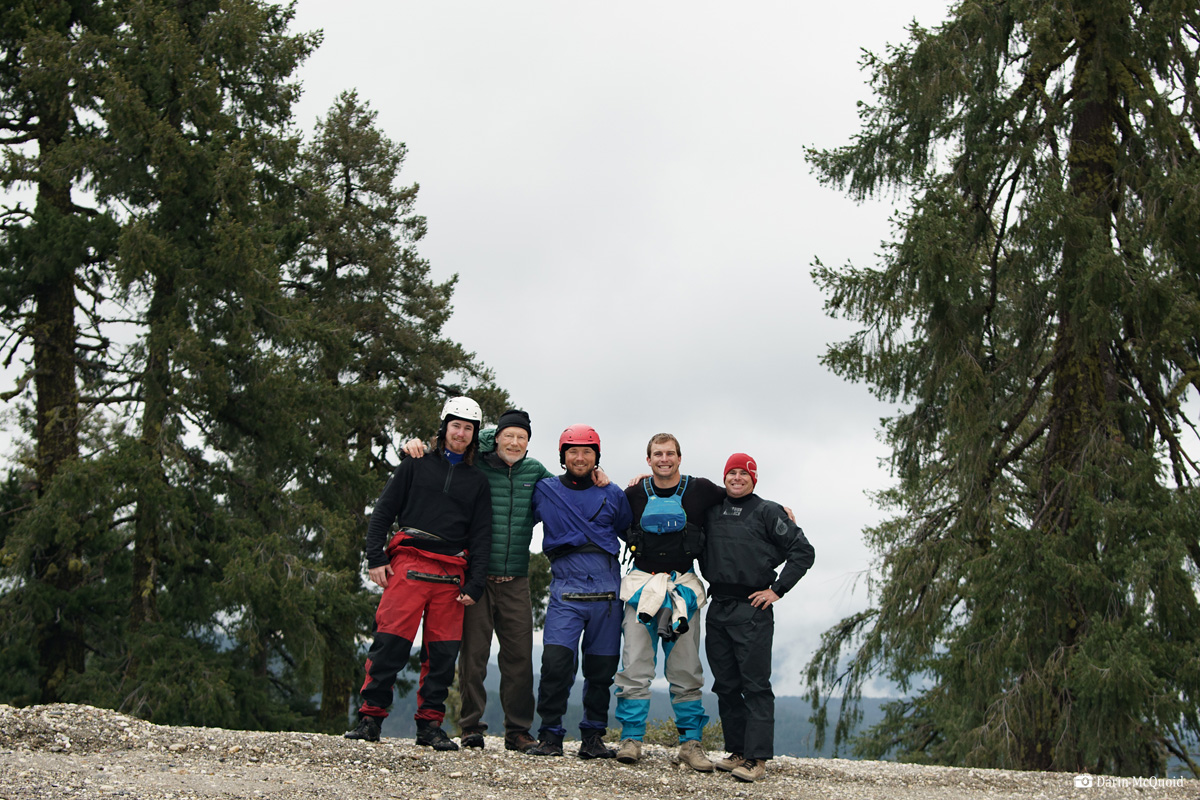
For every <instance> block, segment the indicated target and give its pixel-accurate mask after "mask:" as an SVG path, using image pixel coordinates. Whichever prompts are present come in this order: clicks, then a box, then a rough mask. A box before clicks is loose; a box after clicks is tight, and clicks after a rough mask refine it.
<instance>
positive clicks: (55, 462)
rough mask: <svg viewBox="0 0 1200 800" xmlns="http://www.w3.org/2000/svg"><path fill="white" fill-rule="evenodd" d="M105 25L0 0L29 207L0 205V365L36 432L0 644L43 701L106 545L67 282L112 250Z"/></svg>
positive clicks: (77, 635)
mask: <svg viewBox="0 0 1200 800" xmlns="http://www.w3.org/2000/svg"><path fill="white" fill-rule="evenodd" d="M110 24H111V21H110V19H109V17H108V15H107V12H106V11H105V10H104V9H103V8H102V6H101V4H98V3H88V2H72V3H68V2H33V1H32V0H30V1H29V2H18V3H12V4H9V7H8V8H6V9H5V12H4V14H3V15H2V21H0V48H2V50H3V57H2V58H0V145H2V146H3V147H4V148H5V150H6V154H7V158H6V159H5V161H4V162H3V164H2V165H0V185H3V186H4V187H5V188H6V189H7V188H11V187H13V186H17V185H20V186H25V187H33V189H34V191H35V193H36V196H35V200H34V207H33V209H32V210H29V209H28V208H25V207H24V206H22V204H21V203H19V202H17V203H15V204H13V205H11V206H8V207H6V208H5V209H4V210H3V214H2V216H0V275H2V277H0V318H2V322H3V325H4V327H5V328H6V329H8V330H9V331H11V334H12V335H11V336H9V337H8V338H7V340H6V342H5V347H6V352H5V355H4V363H5V364H6V365H8V364H11V363H12V361H13V360H14V359H19V360H21V361H23V362H24V364H25V366H26V371H25V373H24V375H23V376H22V377H21V378H20V379H19V380H18V383H17V387H16V388H15V389H14V390H12V391H11V392H8V393H6V394H5V396H4V399H5V400H12V399H13V398H14V397H17V396H18V395H20V394H21V393H22V392H23V391H24V390H25V389H26V388H27V387H29V386H30V384H32V388H33V394H34V403H33V411H32V414H31V419H30V420H29V426H28V427H29V428H30V432H31V436H32V439H33V444H32V452H31V453H30V457H29V459H28V461H29V464H28V466H29V474H28V476H27V480H25V481H18V483H19V484H23V488H22V489H21V491H22V495H23V500H22V502H20V503H18V504H17V507H18V508H22V509H26V508H30V507H33V508H34V509H35V510H34V513H29V514H24V515H22V516H21V518H20V519H19V520H18V521H16V522H15V523H14V524H12V525H11V527H10V528H9V531H8V534H7V535H6V536H5V542H4V551H3V563H4V564H5V566H6V567H7V569H8V571H9V574H10V575H11V576H12V577H13V579H14V580H15V581H16V582H17V583H18V585H19V586H21V587H22V588H23V590H24V591H23V592H22V594H21V595H20V597H19V598H17V597H15V596H13V595H11V594H10V595H8V596H6V597H5V601H6V602H4V603H2V604H0V609H2V610H3V612H5V616H6V617H7V618H9V619H11V620H12V621H13V625H12V627H11V628H9V629H8V630H6V631H5V633H4V635H3V641H4V644H5V647H4V650H6V651H10V648H11V649H12V651H14V652H15V651H16V650H19V649H21V647H23V646H24V647H30V648H32V650H33V651H34V652H35V653H36V660H37V667H36V685H37V687H38V688H37V697H38V699H40V700H41V701H43V702H53V701H56V700H61V699H62V698H63V697H64V695H65V693H66V692H67V691H68V687H69V684H70V681H71V677H72V675H73V674H76V673H78V672H80V671H82V669H83V666H84V660H85V658H86V655H87V650H88V641H87V635H86V633H85V630H86V629H87V628H88V627H89V626H90V625H92V624H94V623H97V622H98V618H102V617H103V613H104V612H103V609H102V607H100V606H97V605H96V604H95V603H94V602H90V601H94V600H95V598H94V596H92V595H91V589H92V588H94V587H95V582H96V581H97V580H98V578H99V576H101V575H102V573H103V570H102V569H101V568H100V564H101V562H102V561H103V560H104V558H105V557H106V555H107V551H108V546H109V545H110V544H111V542H109V541H107V539H106V531H105V529H104V525H103V523H102V522H97V519H98V517H97V515H95V514H94V512H95V511H96V509H95V508H93V507H91V506H90V503H91V501H92V499H93V498H92V496H91V494H90V493H88V492H83V493H81V492H80V489H81V488H82V487H85V486H96V485H98V483H103V481H104V475H103V474H102V473H100V472H98V471H96V470H95V469H94V468H93V467H92V466H91V465H87V464H81V463H80V461H79V457H80V440H81V436H82V435H83V433H82V429H83V425H84V409H83V404H82V402H81V397H80V390H79V380H80V379H81V378H83V379H86V378H87V377H88V375H87V372H88V362H89V360H90V357H89V351H90V350H92V349H94V347H95V346H96V343H97V342H98V341H99V336H98V334H97V332H96V330H95V329H94V326H91V325H90V324H89V323H91V322H92V321H93V320H91V318H90V316H89V315H88V314H87V311H88V308H87V306H86V305H85V304H80V303H79V302H78V301H77V298H76V292H77V290H79V291H81V292H84V293H86V292H89V291H91V290H93V289H94V286H95V275H94V266H95V264H96V263H97V262H98V261H102V260H103V259H104V257H105V255H106V254H107V253H109V252H111V251H112V248H113V236H114V233H115V227H116V226H115V223H114V221H113V220H112V218H111V216H109V215H108V214H106V213H104V212H103V210H101V209H97V208H94V207H90V206H88V205H86V200H85V198H84V197H83V194H84V190H85V189H86V187H87V184H88V182H89V180H90V178H91V177H92V174H91V172H90V165H89V164H88V161H87V154H88V153H89V152H90V151H91V150H92V149H93V148H94V147H95V144H96V138H97V130H96V126H95V124H94V121H93V117H92V115H93V114H94V113H95V111H96V102H95V98H94V96H93V95H91V94H90V92H89V86H90V77H91V76H92V75H93V74H94V72H95V69H96V65H97V54H96V47H95V37H96V35H97V31H104V30H106V29H107V28H108V26H109V25H110ZM81 306H82V308H81ZM77 311H83V314H81V316H82V317H83V319H84V320H85V321H86V322H85V329H83V330H81V328H80V322H79V321H78V319H77V314H76V312H77ZM26 345H29V347H28V348H27V349H26V347H25V346H26ZM23 351H24V352H23ZM104 505H106V503H102V504H101V506H104ZM102 516H103V515H101V517H102ZM10 601H11V602H10ZM14 637H15V638H14ZM18 641H19V642H20V645H17V642H18Z"/></svg>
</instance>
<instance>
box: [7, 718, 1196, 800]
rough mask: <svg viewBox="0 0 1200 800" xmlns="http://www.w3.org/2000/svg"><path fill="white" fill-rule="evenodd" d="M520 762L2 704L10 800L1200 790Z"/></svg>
mask: <svg viewBox="0 0 1200 800" xmlns="http://www.w3.org/2000/svg"><path fill="white" fill-rule="evenodd" d="M577 748H578V743H577V742H570V741H568V742H567V746H566V753H567V754H566V757H564V758H537V757H534V756H526V755H523V754H520V753H511V752H507V751H505V749H504V742H503V739H501V738H499V737H490V736H489V737H487V747H486V748H485V749H483V750H482V751H478V750H471V751H460V752H457V753H435V752H433V751H431V750H429V749H428V748H423V747H416V746H415V745H414V744H413V743H412V741H411V740H408V739H385V740H384V741H382V742H380V743H378V744H369V743H366V742H351V741H348V740H346V739H343V738H341V737H339V736H325V735H322V734H314V733H250V732H245V731H227V730H221V729H217V728H174V727H168V726H160V725H152V724H150V723H148V722H143V721H142V720H139V719H136V718H133V717H127V716H125V715H123V714H118V713H116V712H114V711H108V710H105V709H99V708H92V707H90V706H79V705H50V706H32V707H29V708H12V707H11V706H6V705H0V800H26V799H27V798H56V799H57V798H81V799H82V798H113V797H116V798H144V799H145V800H184V799H185V798H208V797H236V798H248V799H251V800H255V799H257V798H288V800H293V798H295V799H296V800H299V799H300V798H322V800H364V799H365V798H371V799H374V798H403V800H409V798H422V799H423V800H460V799H461V800H532V799H533V798H538V800H542V798H552V799H553V800H660V798H695V800H709V799H710V798H711V799H713V800H715V799H716V798H722V799H725V798H780V800H783V799H784V798H786V799H787V800H793V799H794V798H822V800H827V799H828V800H837V799H839V798H849V799H853V800H910V798H911V799H912V800H915V799H916V798H967V799H968V800H975V799H978V800H982V799H983V798H989V799H990V798H1072V799H1073V800H1101V799H1102V798H1103V799H1104V800H1107V798H1118V797H1120V798H1125V797H1134V798H1154V797H1163V798H1197V800H1200V783H1197V782H1195V781H1186V782H1183V785H1164V784H1163V783H1162V782H1153V783H1152V782H1149V781H1147V782H1144V785H1141V786H1137V785H1129V784H1127V785H1125V786H1118V785H1115V784H1116V779H1105V778H1100V777H1097V778H1095V779H1094V782H1095V783H1096V784H1107V785H1095V786H1092V787H1090V788H1078V787H1076V786H1075V781H1074V780H1073V776H1071V775H1066V774H1059V773H1048V772H1015V771H1008V770H988V769H958V768H950V767H921V766H914V765H908V764H895V763H891V762H882V761H848V760H843V759H813V758H790V757H781V758H777V759H774V760H772V761H771V762H770V764H769V766H768V771H767V778H766V780H764V781H762V782H759V783H753V784H746V783H740V782H738V781H736V780H735V779H734V778H732V777H731V776H729V775H726V774H723V773H713V774H700V773H697V772H693V771H691V770H689V769H687V768H686V767H682V766H679V765H678V764H676V763H675V761H674V752H675V749H674V748H666V747H659V746H654V745H650V746H648V747H647V748H646V750H645V753H644V754H643V757H642V760H641V761H640V762H639V763H638V764H636V765H633V766H627V765H624V764H618V763H617V762H616V761H610V760H604V761H595V760H593V761H581V760H580V759H578V758H576V757H575V751H576V749H577Z"/></svg>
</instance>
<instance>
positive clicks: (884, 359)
mask: <svg viewBox="0 0 1200 800" xmlns="http://www.w3.org/2000/svg"><path fill="white" fill-rule="evenodd" d="M1198 57H1200V11H1198V10H1197V8H1196V6H1195V4H1194V3H1170V2H1138V3H1132V2H1119V1H1118V0H1095V2H1089V3H1080V4H1074V5H1063V4H1061V3H1046V2H1035V3H1019V2H1012V1H1011V0H998V1H997V2H993V3H987V4H979V3H973V2H964V3H961V4H957V5H955V6H954V7H953V8H952V10H951V14H950V18H949V20H948V21H947V22H945V23H944V24H942V25H941V26H939V27H938V28H936V29H934V30H926V29H923V28H921V27H919V26H917V25H915V24H914V25H913V26H912V27H911V29H910V40H909V41H908V43H906V44H905V45H903V46H900V47H895V48H892V49H890V50H889V52H888V54H887V56H886V58H876V57H874V56H869V55H868V56H867V58H866V66H867V67H868V69H869V70H870V71H871V74H872V84H873V88H874V91H875V96H876V99H875V101H874V103H873V104H868V105H864V106H863V107H862V109H861V112H860V115H861V118H862V123H863V125H862V130H861V132H860V133H859V134H858V135H857V136H856V137H855V139H854V141H853V142H852V143H851V144H849V145H848V146H845V147H842V148H839V149H835V150H827V151H815V152H812V153H811V154H810V158H811V162H812V164H813V165H814V167H815V169H816V172H817V174H818V175H819V176H820V177H821V179H822V180H823V181H825V182H827V183H829V184H832V185H835V186H839V187H843V188H845V189H846V190H847V191H848V192H849V193H850V195H851V196H852V197H855V198H863V197H867V196H871V195H876V194H879V193H883V192H887V191H892V190H903V191H904V192H907V193H908V196H910V197H911V198H912V200H911V206H910V208H909V209H908V210H907V211H905V212H904V213H902V214H901V215H900V216H899V218H898V220H897V228H898V229H899V231H900V234H901V235H900V237H899V241H897V242H894V243H892V244H890V245H888V246H887V247H886V248H885V251H884V253H883V255H882V257H881V263H880V265H879V266H878V267H877V268H873V269H862V268H854V267H850V266H848V267H846V268H845V269H842V270H835V269H829V268H826V267H824V266H822V265H820V263H818V264H817V267H816V269H815V271H814V276H815V278H816V280H817V281H818V282H819V283H820V284H821V285H822V287H823V288H824V290H825V291H826V293H827V296H828V299H827V310H828V311H829V312H830V313H831V314H834V315H843V316H846V317H848V318H850V319H854V320H858V321H859V322H861V323H863V326H864V327H863V328H862V330H860V331H859V332H858V333H856V334H855V335H854V336H853V337H852V338H850V339H849V340H848V341H845V342H842V343H840V344H837V345H834V346H832V347H831V348H830V349H829V351H828V353H827V355H826V356H825V358H824V362H825V363H826V364H827V365H828V366H829V367H830V368H832V369H833V370H834V371H836V372H837V373H839V374H841V375H843V376H845V377H847V378H849V379H851V380H855V381H858V380H862V381H866V382H867V383H869V384H871V386H872V391H873V392H874V393H875V394H876V395H877V396H879V397H880V398H882V399H884V400H887V401H893V402H895V401H903V402H904V403H905V408H904V409H903V410H901V411H898V412H897V414H896V415H895V416H893V417H891V418H890V419H887V420H885V421H884V425H885V428H884V430H885V434H886V437H887V441H888V443H889V444H890V446H891V448H892V456H891V466H892V469H893V473H894V475H895V476H896V478H897V479H898V483H897V485H896V486H895V488H893V489H891V490H889V491H886V492H883V493H882V494H881V496H880V499H881V500H882V502H883V504H884V505H885V506H886V507H888V508H890V509H892V510H893V511H894V512H895V516H894V517H892V518H891V519H890V520H888V521H886V522H884V523H883V524H881V525H879V526H878V527H875V528H873V529H871V530H869V531H868V532H867V534H868V540H869V543H870V544H871V545H872V547H873V548H874V549H875V550H876V552H877V553H878V554H879V556H880V558H881V561H880V564H879V570H878V574H877V575H876V577H875V578H874V579H873V582H872V601H873V602H872V607H871V608H870V609H868V610H867V611H865V612H863V613H861V614H857V615H855V616H853V617H850V618H848V619H846V620H843V621H842V622H841V623H840V624H839V625H838V626H836V627H834V628H832V629H831V630H829V631H828V632H826V634H825V635H824V637H823V640H822V646H821V648H820V649H819V651H818V652H817V654H816V655H815V656H814V658H813V660H812V661H811V662H810V664H809V668H808V672H807V677H808V682H809V690H810V692H811V695H812V699H813V702H814V705H815V706H816V707H817V709H818V713H817V717H818V720H819V722H820V723H821V724H822V725H823V724H824V719H825V703H826V702H827V700H828V698H829V695H830V693H831V692H839V693H844V694H845V695H846V697H847V698H848V699H849V700H851V701H853V700H857V699H859V698H860V697H861V692H862V687H863V685H864V682H865V681H867V680H868V679H870V678H871V677H872V676H875V675H881V676H883V677H886V678H888V679H890V680H892V681H895V682H897V683H898V684H899V685H900V686H901V687H902V689H904V690H905V691H906V692H911V693H912V697H911V699H907V700H903V701H897V702H894V703H892V704H890V706H889V707H888V710H887V715H886V718H885V720H884V721H883V722H882V723H881V724H879V725H878V726H876V727H874V728H873V729H871V730H870V731H869V732H868V733H867V734H865V735H864V736H862V737H860V738H859V739H858V742H857V746H858V749H859V751H860V752H861V753H863V754H866V755H871V756H880V755H882V754H884V753H886V752H889V751H894V752H897V753H898V754H899V755H900V756H901V757H902V758H905V759H910V760H915V761H931V762H937V763H951V764H972V765H987V766H1004V767H1020V768H1035V769H1058V770H1072V771H1075V770H1080V771H1083V770H1086V771H1096V772H1109V773H1117V774H1125V775H1148V774H1162V773H1163V772H1164V770H1165V769H1166V765H1167V762H1168V759H1169V757H1170V756H1175V757H1177V758H1179V759H1182V760H1183V761H1185V762H1186V763H1187V765H1188V767H1189V768H1191V770H1192V771H1193V772H1196V771H1197V767H1196V764H1195V763H1194V762H1193V761H1191V759H1190V758H1189V756H1188V754H1187V750H1188V742H1189V741H1192V742H1194V741H1195V737H1196V736H1197V734H1200V716H1198V714H1197V708H1198V707H1200V608H1198V607H1197V590H1198V589H1200V583H1198V581H1197V577H1196V576H1197V574H1198V570H1200V494H1198V493H1197V489H1196V478H1197V475H1198V474H1200V465H1198V463H1197V460H1196V455H1195V453H1196V438H1195V434H1196V428H1195V426H1194V424H1193V422H1192V420H1191V419H1189V417H1188V414H1187V402H1188V400H1189V398H1191V401H1192V402H1194V400H1195V398H1196V397H1197V394H1198V393H1200V233H1198V232H1200V159H1198V158H1197V145H1198V144H1200V92H1198V89H1197V86H1198V83H1197V81H1198V69H1200V58H1198ZM855 708H856V707H855V705H854V703H852V702H848V703H844V704H843V714H842V717H841V718H840V719H839V722H838V726H837V729H836V737H837V739H838V740H839V741H840V740H842V739H843V738H844V737H845V736H846V735H847V733H848V731H849V730H850V728H851V726H852V725H853V724H854V723H856V722H857V721H858V720H859V719H860V718H861V717H860V716H858V715H857V714H856V711H855V710H854V709H855ZM822 730H823V728H822Z"/></svg>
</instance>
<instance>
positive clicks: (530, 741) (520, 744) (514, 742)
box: [504, 731, 538, 753]
mask: <svg viewBox="0 0 1200 800" xmlns="http://www.w3.org/2000/svg"><path fill="white" fill-rule="evenodd" d="M537 745H538V741H537V739H535V738H533V737H532V736H530V735H529V734H528V733H527V732H525V731H522V732H521V733H510V734H508V735H507V736H505V737H504V749H505V750H516V751H517V752H518V753H528V752H529V751H530V750H532V749H533V748H535V747H537Z"/></svg>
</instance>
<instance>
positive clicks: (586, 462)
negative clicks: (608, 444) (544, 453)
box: [563, 444, 596, 478]
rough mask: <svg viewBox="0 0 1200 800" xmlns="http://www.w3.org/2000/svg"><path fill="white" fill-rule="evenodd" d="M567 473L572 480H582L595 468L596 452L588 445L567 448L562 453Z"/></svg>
mask: <svg viewBox="0 0 1200 800" xmlns="http://www.w3.org/2000/svg"><path fill="white" fill-rule="evenodd" d="M563 463H564V464H566V466H567V473H568V474H569V475H570V476H571V477H573V478H582V477H583V476H584V475H587V474H588V473H590V472H591V471H592V470H593V469H595V468H596V451H595V450H593V449H592V448H591V446H590V445H586V444H581V445H575V446H573V447H568V448H567V450H566V452H565V453H563Z"/></svg>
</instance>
